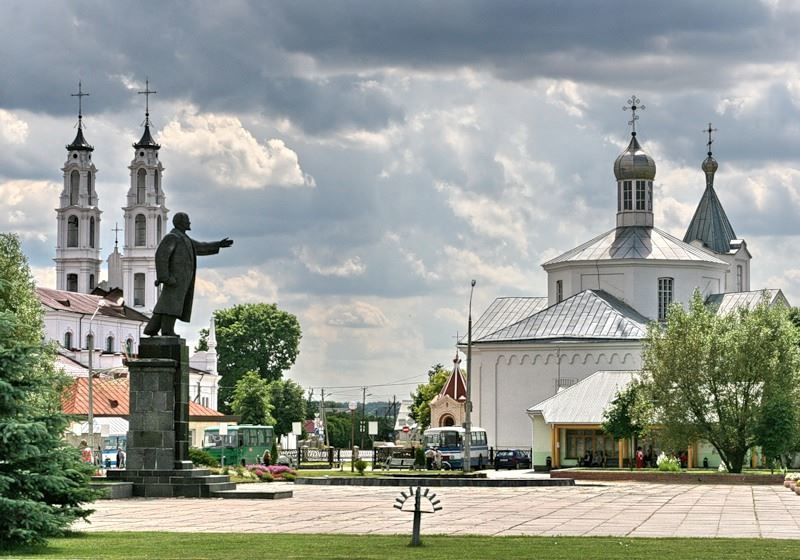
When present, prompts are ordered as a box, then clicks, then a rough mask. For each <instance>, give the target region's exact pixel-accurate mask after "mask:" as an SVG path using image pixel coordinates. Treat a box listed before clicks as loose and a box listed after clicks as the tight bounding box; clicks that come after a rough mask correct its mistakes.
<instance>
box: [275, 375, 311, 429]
mask: <svg viewBox="0 0 800 560" xmlns="http://www.w3.org/2000/svg"><path fill="white" fill-rule="evenodd" d="M304 394H305V391H303V388H302V387H301V386H300V385H298V384H297V383H295V382H294V381H292V380H291V379H276V380H275V381H273V382H272V383H270V384H269V401H270V404H272V407H273V408H272V416H273V417H274V418H275V424H274V426H275V435H276V436H283V435H286V434H288V433H289V432H291V431H292V422H302V421H303V420H305V419H306V400H305V398H304Z"/></svg>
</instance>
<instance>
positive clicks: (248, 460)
mask: <svg viewBox="0 0 800 560" xmlns="http://www.w3.org/2000/svg"><path fill="white" fill-rule="evenodd" d="M274 439H275V429H274V428H273V427H272V426H253V425H250V424H242V425H240V426H228V433H227V435H220V433H219V428H206V429H205V431H204V433H203V450H204V451H208V452H209V453H210V454H211V455H212V456H213V457H214V458H216V459H217V460H218V461H219V464H220V465H222V466H225V465H256V464H258V463H261V459H262V457H263V456H264V451H268V450H269V449H271V448H272V442H273V441H274Z"/></svg>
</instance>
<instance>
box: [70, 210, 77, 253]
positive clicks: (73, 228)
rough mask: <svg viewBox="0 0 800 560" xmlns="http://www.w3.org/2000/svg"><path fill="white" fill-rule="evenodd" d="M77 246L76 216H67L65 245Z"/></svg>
mask: <svg viewBox="0 0 800 560" xmlns="http://www.w3.org/2000/svg"><path fill="white" fill-rule="evenodd" d="M77 246H78V216H70V217H69V218H67V247H77Z"/></svg>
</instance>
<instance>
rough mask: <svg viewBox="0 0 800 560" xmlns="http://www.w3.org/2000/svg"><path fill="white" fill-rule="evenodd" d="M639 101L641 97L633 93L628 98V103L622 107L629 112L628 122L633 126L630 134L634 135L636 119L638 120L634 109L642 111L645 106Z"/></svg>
mask: <svg viewBox="0 0 800 560" xmlns="http://www.w3.org/2000/svg"><path fill="white" fill-rule="evenodd" d="M641 103H642V100H641V99H639V98H638V97H636V96H635V95H631V98H630V99H628V104H627V105H626V106H623V107H622V110H623V111H630V112H631V120H629V121H628V124H629V125H631V127H632V128H633V130H632V131H631V136H636V121H638V120H639V115H637V114H636V111H644V110H645V109H646V108H647V107H645V106H644V105H642V104H641Z"/></svg>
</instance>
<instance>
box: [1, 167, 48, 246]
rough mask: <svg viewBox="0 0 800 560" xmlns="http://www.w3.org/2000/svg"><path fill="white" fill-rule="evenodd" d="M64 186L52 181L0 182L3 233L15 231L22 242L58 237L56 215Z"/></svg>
mask: <svg viewBox="0 0 800 560" xmlns="http://www.w3.org/2000/svg"><path fill="white" fill-rule="evenodd" d="M60 189H61V187H60V186H59V185H58V184H57V183H53V182H51V181H25V180H18V181H6V182H4V183H0V231H14V232H16V233H18V234H19V235H20V237H22V238H23V239H28V238H35V239H37V240H39V241H45V240H46V239H47V238H48V237H49V236H55V223H56V221H55V212H53V213H50V211H52V209H53V208H54V207H55V206H56V203H57V201H58V193H59V192H60Z"/></svg>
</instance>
